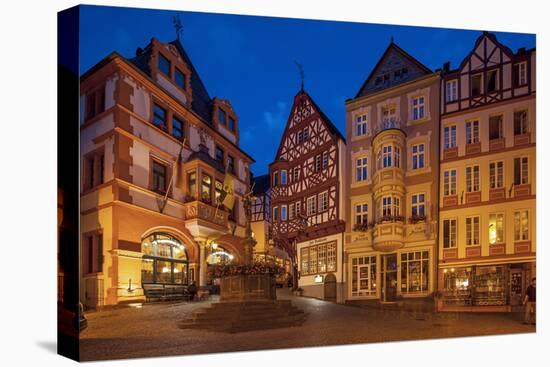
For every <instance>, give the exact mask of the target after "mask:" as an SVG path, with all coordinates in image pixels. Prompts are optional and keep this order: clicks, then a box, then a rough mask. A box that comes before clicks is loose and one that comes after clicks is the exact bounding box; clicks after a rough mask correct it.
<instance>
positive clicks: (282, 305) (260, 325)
mask: <svg viewBox="0 0 550 367" xmlns="http://www.w3.org/2000/svg"><path fill="white" fill-rule="evenodd" d="M305 318H306V314H305V313H304V312H303V311H302V310H300V309H298V308H297V307H295V306H293V305H292V304H291V303H290V301H267V302H243V303H236V302H227V303H225V302H220V303H214V304H212V306H211V307H208V308H204V309H201V310H198V311H195V313H194V314H193V315H192V316H191V317H189V318H186V319H183V320H181V321H180V322H178V327H180V328H182V329H204V330H212V331H223V332H230V333H235V332H242V331H252V330H263V329H273V328H281V327H292V326H299V325H301V324H302V323H303V322H304V321H305Z"/></svg>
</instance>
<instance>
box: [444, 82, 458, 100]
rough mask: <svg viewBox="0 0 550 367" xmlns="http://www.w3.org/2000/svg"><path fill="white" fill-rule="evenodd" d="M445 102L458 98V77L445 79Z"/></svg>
mask: <svg viewBox="0 0 550 367" xmlns="http://www.w3.org/2000/svg"><path fill="white" fill-rule="evenodd" d="M445 93H446V94H445V102H447V103H451V102H456V101H457V100H458V79H451V80H447V81H445Z"/></svg>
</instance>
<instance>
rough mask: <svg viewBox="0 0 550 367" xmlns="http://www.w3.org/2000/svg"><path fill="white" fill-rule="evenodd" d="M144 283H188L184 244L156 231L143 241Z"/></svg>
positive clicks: (142, 276)
mask: <svg viewBox="0 0 550 367" xmlns="http://www.w3.org/2000/svg"><path fill="white" fill-rule="evenodd" d="M141 251H142V253H143V257H142V263H141V264H142V265H141V282H142V283H145V284H147V283H161V284H187V283H188V280H189V273H188V272H189V268H188V260H187V259H188V258H187V252H186V250H185V247H184V246H183V244H182V243H181V242H180V241H179V240H178V239H177V238H175V237H173V236H171V235H169V234H166V233H154V234H152V235H150V236H148V237H146V238H144V239H143V240H142V242H141Z"/></svg>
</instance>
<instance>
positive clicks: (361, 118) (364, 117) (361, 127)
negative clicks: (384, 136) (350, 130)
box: [355, 113, 368, 136]
mask: <svg viewBox="0 0 550 367" xmlns="http://www.w3.org/2000/svg"><path fill="white" fill-rule="evenodd" d="M367 134H368V113H364V114H361V115H357V116H356V118H355V136H365V135H367Z"/></svg>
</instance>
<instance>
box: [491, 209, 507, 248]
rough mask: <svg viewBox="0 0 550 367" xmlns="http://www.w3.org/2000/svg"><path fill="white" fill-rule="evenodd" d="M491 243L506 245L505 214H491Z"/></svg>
mask: <svg viewBox="0 0 550 367" xmlns="http://www.w3.org/2000/svg"><path fill="white" fill-rule="evenodd" d="M489 243H490V244H491V245H494V244H497V243H504V214H503V213H496V214H495V213H492V214H489Z"/></svg>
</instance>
